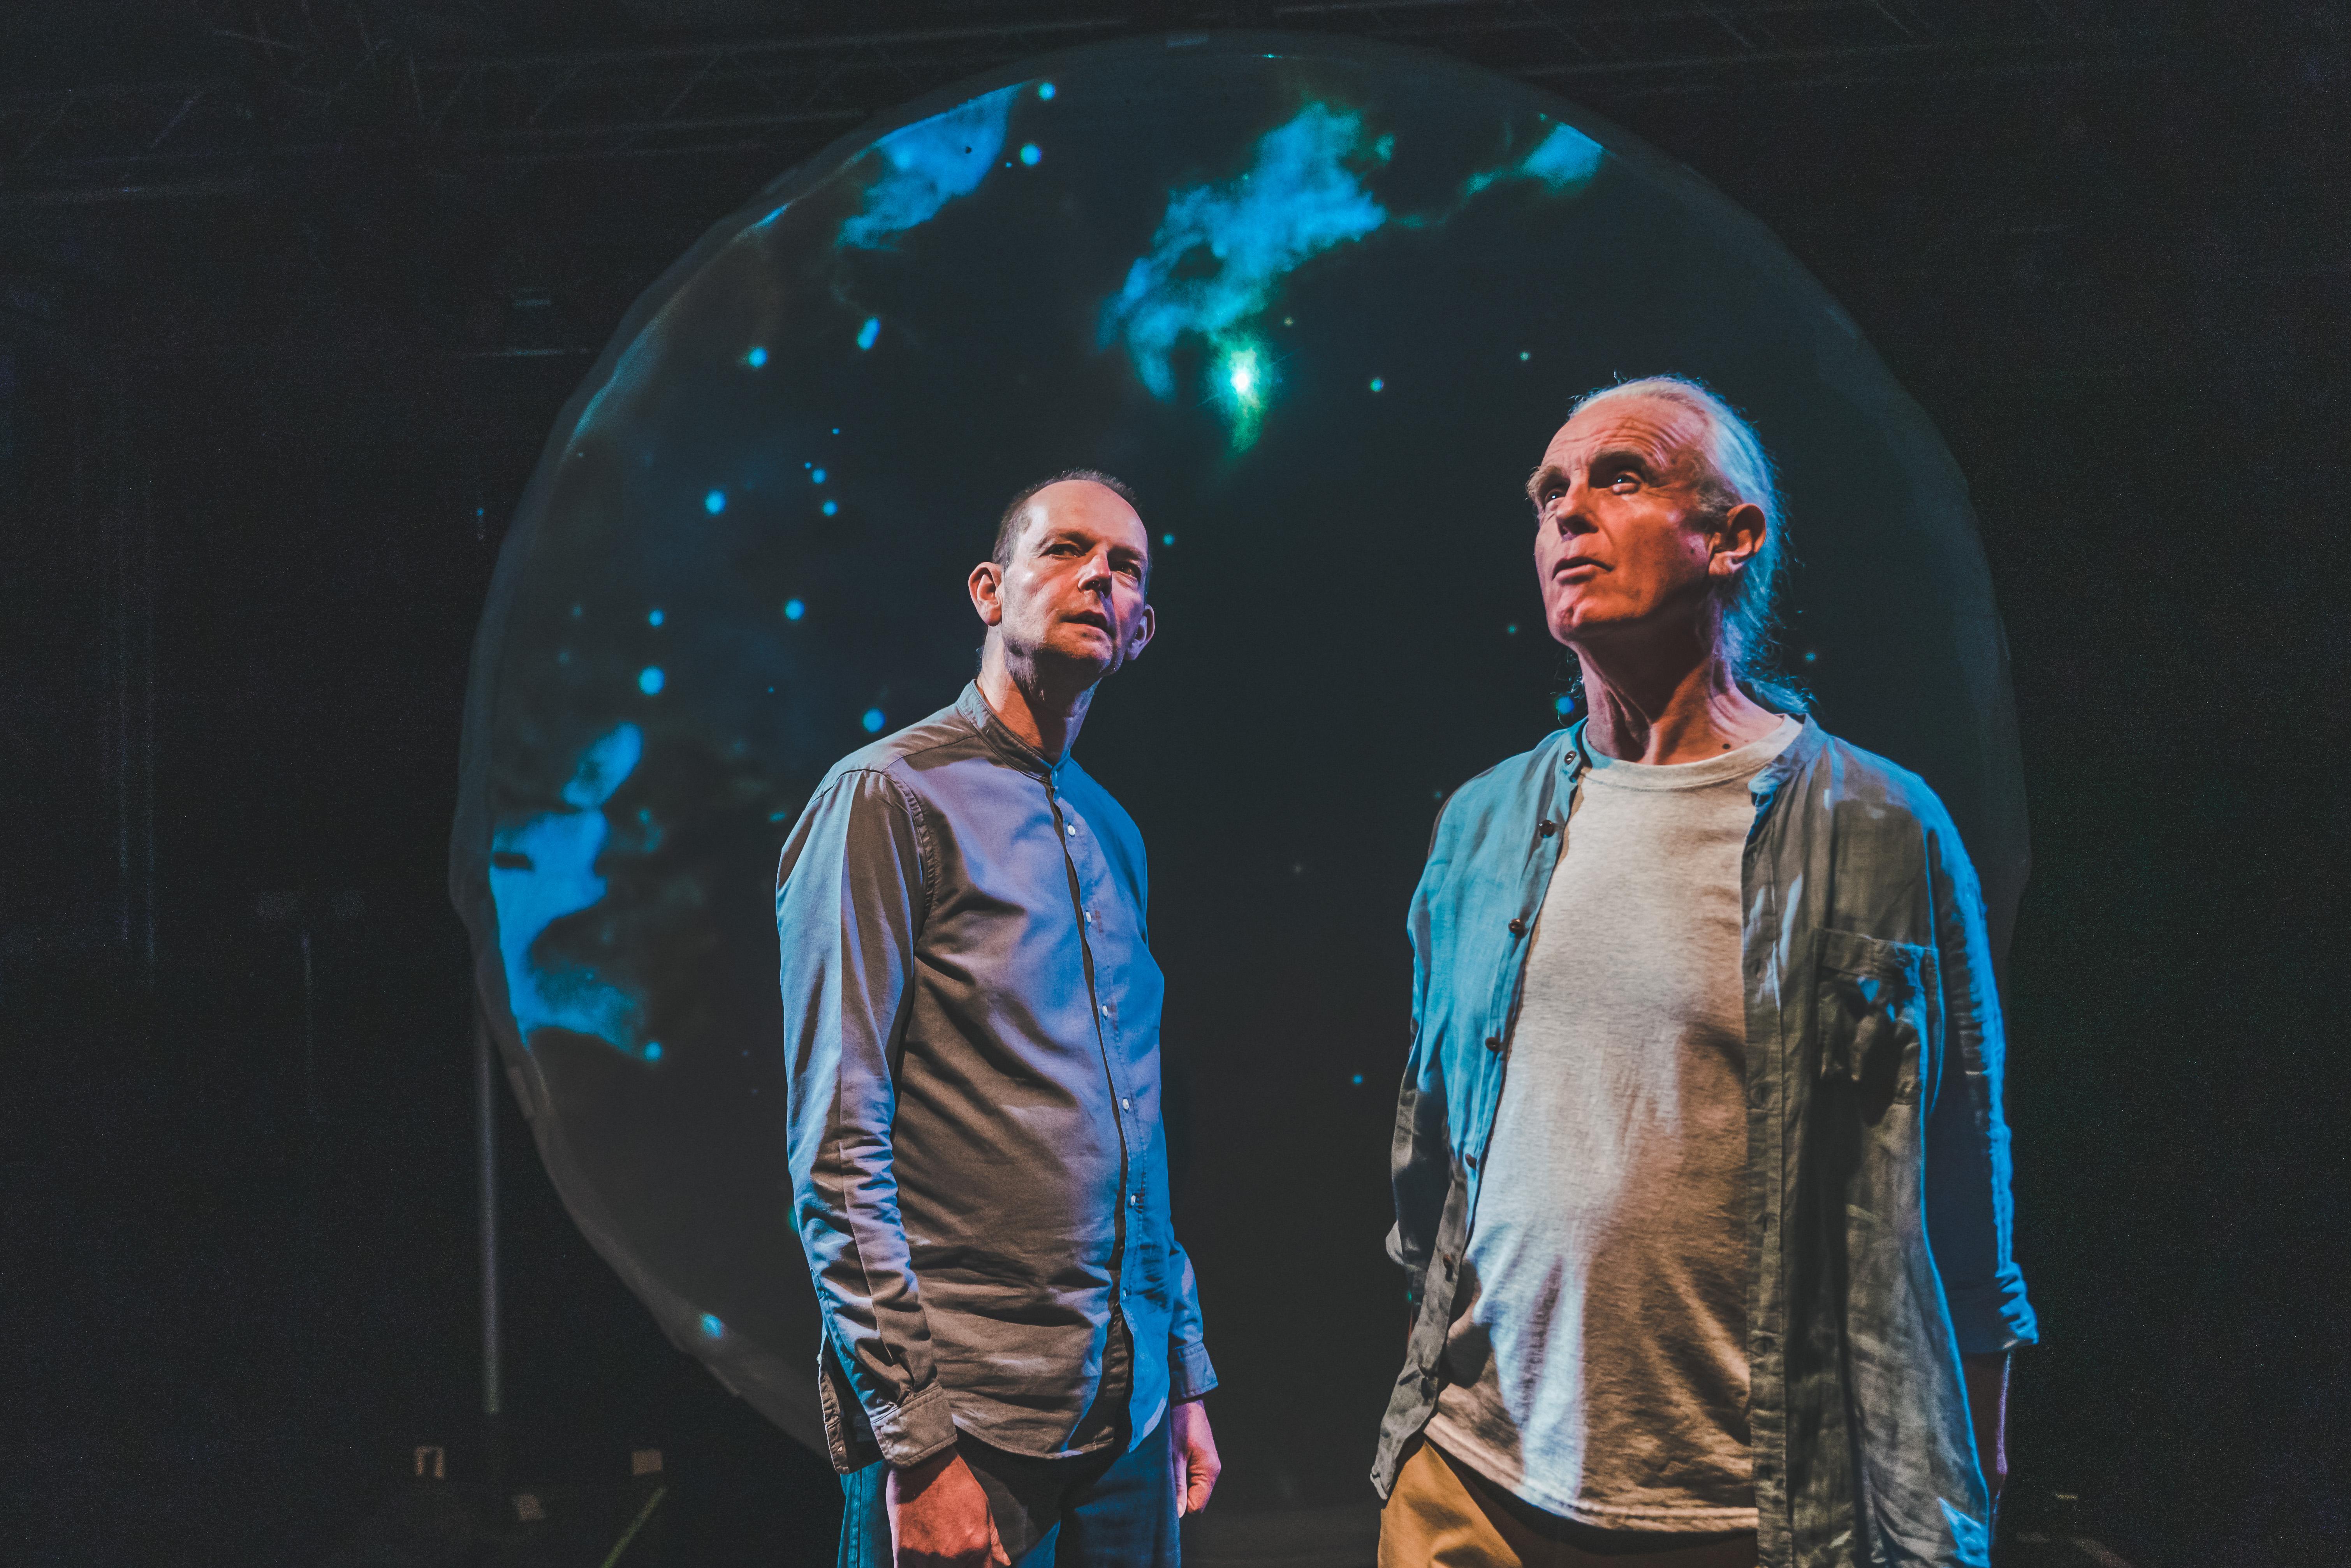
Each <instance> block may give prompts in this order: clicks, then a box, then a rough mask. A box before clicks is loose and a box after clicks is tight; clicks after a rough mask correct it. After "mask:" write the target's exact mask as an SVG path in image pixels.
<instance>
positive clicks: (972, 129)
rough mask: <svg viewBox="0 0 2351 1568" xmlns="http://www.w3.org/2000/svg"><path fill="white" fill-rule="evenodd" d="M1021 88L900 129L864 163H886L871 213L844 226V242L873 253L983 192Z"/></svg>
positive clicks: (871, 197)
mask: <svg viewBox="0 0 2351 1568" xmlns="http://www.w3.org/2000/svg"><path fill="white" fill-rule="evenodd" d="M1019 90H1020V89H1019V88H1005V89H1002V90H1001V91H998V92H991V93H987V94H986V95H984V96H982V97H979V98H976V99H972V100H971V101H970V102H969V103H967V104H963V105H961V106H959V107H957V108H955V109H951V110H947V111H946V113H945V114H935V115H933V116H932V117H931V118H930V119H928V120H918V121H916V122H915V123H914V124H913V125H909V126H906V127H904V129H902V130H898V131H892V132H891V133H890V134H889V135H887V136H885V137H883V139H882V140H881V141H878V142H876V143H875V144H874V146H873V150H872V152H868V153H867V154H866V155H865V156H864V157H863V158H862V159H860V160H859V161H858V162H860V163H866V162H874V161H879V162H881V163H882V165H883V168H882V172H881V176H880V178H878V179H876V180H875V181H874V182H873V183H872V185H871V186H870V187H868V188H867V190H866V193H865V210H864V211H863V212H862V213H859V214H857V215H856V216H855V217H852V218H851V219H849V220H848V221H847V222H845V223H843V224H842V225H841V244H842V245H843V246H858V247H860V248H862V249H866V250H872V249H875V248H877V247H879V246H883V245H887V244H888V243H889V241H890V239H891V237H892V236H893V235H900V234H904V232H905V231H906V230H908V229H911V228H914V226H916V225H919V224H924V223H927V222H929V221H930V219H931V218H932V217H933V216H934V215H935V214H936V213H937V212H938V210H939V209H940V208H941V207H944V206H946V204H948V203H949V202H951V201H953V200H954V199H955V198H956V197H957V196H966V195H969V194H970V193H972V192H974V191H976V190H977V189H978V188H979V183H980V182H981V181H982V180H984V179H986V178H987V172H988V170H989V169H991V168H993V167H994V166H995V164H996V158H997V154H998V153H999V152H1002V151H1003V150H1004V121H1005V119H1006V117H1007V116H1008V115H1009V114H1010V113H1011V112H1012V100H1013V99H1014V98H1015V97H1016V96H1018V94H1019Z"/></svg>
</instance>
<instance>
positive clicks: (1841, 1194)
mask: <svg viewBox="0 0 2351 1568" xmlns="http://www.w3.org/2000/svg"><path fill="white" fill-rule="evenodd" d="M1528 495H1529V497H1530V499H1531V500H1532V502H1533V504H1534V509H1535V519H1536V538H1535V552H1534V553H1535V566H1536V570H1537V572H1538V574H1539V575H1540V577H1541V588H1542V594H1543V603H1544V610H1545V615H1546V620H1547V622H1548V624H1549V627H1550V630H1551V633H1552V636H1553V637H1554V638H1556V639H1557V640H1558V641H1559V642H1560V643H1563V644H1565V645H1566V647H1567V648H1568V649H1569V650H1570V651H1571V652H1573V653H1574V655H1575V658H1576V663H1577V664H1578V666H1579V667H1580V669H1581V672H1582V677H1583V695H1584V698H1585V701H1586V704H1587V706H1588V716H1587V717H1586V718H1584V719H1583V721H1582V722H1580V723H1578V724H1575V725H1573V726H1572V727H1568V728H1565V729H1563V730H1561V731H1559V732H1557V733H1556V734H1554V735H1552V737H1550V738H1548V739H1546V740H1545V741H1544V742H1543V743H1542V744H1541V745H1540V746H1538V747H1535V748H1534V749H1533V750H1532V751H1530V752H1528V753H1526V754H1525V755H1523V756H1520V757H1516V758H1511V759H1510V760H1509V761H1507V762H1504V763H1502V764H1500V765H1499V767H1496V768H1492V769H1490V770H1489V771H1488V772H1486V773H1483V774H1481V775H1479V777H1478V778H1476V779H1472V780H1470V782H1468V784H1466V785H1464V786H1463V787H1462V788H1461V789H1460V790H1458V792H1457V793H1455V794H1454V795H1453V796H1452V798H1451V799H1450V800H1447V802H1446V805H1445V807H1444V809H1443V810H1442V811H1441V812H1440V814H1439V817H1438V821H1437V829H1436V832H1435V835H1434V839H1433V841H1432V843H1431V846H1430V850H1429V856H1428V863H1427V867H1426V870H1425V871H1424V872H1423V873H1422V876H1421V880H1420V885H1419V887H1418V889H1417V890H1416V892H1415V894H1414V895H1413V903H1412V914H1411V920H1410V931H1411V936H1412V941H1413V950H1414V956H1415V972H1414V1022H1415V1035H1414V1041H1413V1047H1412V1054H1411V1061H1410V1066H1409V1068H1408V1070H1407V1071H1406V1073H1405V1082H1404V1088H1403V1093H1402V1097H1401V1102H1400V1103H1399V1105H1398V1108H1397V1114H1396V1132H1395V1150H1394V1168H1395V1197H1396V1226H1395V1230H1394V1232H1393V1233H1392V1234H1391V1236H1390V1239H1389V1250H1390V1252H1391V1254H1392V1255H1393V1256H1394V1257H1395V1260H1396V1261H1397V1262H1399V1263H1401V1264H1402V1265H1403V1266H1404V1267H1405V1270H1406V1271H1407V1275H1408V1278H1409V1281H1410V1295H1411V1299H1412V1301H1414V1303H1415V1311H1414V1321H1413V1327H1412V1331H1411V1335H1410V1340H1409V1345H1408V1349H1407V1352H1406V1357H1405V1367H1404V1371H1403V1373H1402V1375H1400V1376H1399V1377H1398V1379H1397V1381H1396V1387H1395V1395H1394V1396H1393V1397H1392V1398H1391V1400H1390V1402H1389V1406H1388V1412H1387V1416H1386V1420H1385V1422H1384V1425H1383V1427H1382V1431H1381V1443H1380V1450H1379V1457H1378V1460H1377V1463H1376V1466H1375V1468H1374V1473H1373V1479H1374V1484H1375V1485H1376V1486H1377V1487H1378V1489H1379V1490H1380V1493H1381V1495H1382V1496H1383V1497H1384V1498H1385V1499H1386V1500H1387V1501H1386V1508H1385V1511H1384V1514H1383V1516H1382V1528H1381V1542H1380V1562H1381V1563H1382V1564H1383V1568H1407V1565H1408V1568H1428V1565H1430V1564H1445V1565H1447V1568H1468V1565H1476V1568H1489V1565H1490V1568H1501V1565H1518V1564H1534V1563H1543V1564H1562V1565H1564V1564H1583V1563H1592V1564H1598V1563H1603V1562H1605V1563H1610V1564H1614V1565H1616V1568H1623V1565H1624V1564H1625V1563H1628V1562H1632V1563H1647V1564H1651V1565H1653V1568H1667V1565H1672V1568H1746V1565H1752V1564H1757V1563H1765V1564H1771V1565H1772V1568H1862V1565H1864V1564H1867V1565H1869V1568H1879V1565H1891V1564H1896V1563H1899V1564H1906V1565H1934V1568H1957V1565H1960V1564H1969V1565H1973V1568H1982V1565H1983V1564H1985V1563H1988V1562H1989V1560H1990V1559H1989V1550H1990V1541H1989V1537H1990V1527H1991V1515H1992V1504H1993V1500H1994V1498H1995V1497H1996V1496H1997V1493H1998V1490H1999V1488H2000V1484H2001V1479H2002V1477H2003V1473H2004V1470H2005V1460H2004V1457H2003V1453H2002V1439H2001V1430H2002V1421H2003V1409H2004V1404H2005V1398H2006V1388H2007V1373H2008V1354H2009V1352H2010V1351H2011V1349H2013V1348H2014V1347H2015V1346H2017V1345H2020V1344H2025V1343H2031V1342H2032V1339H2033V1338H2034V1328H2033V1318H2032V1309H2031V1308H2030V1307H2029V1306H2028V1305H2027V1304H2026V1302H2025V1298H2024V1285H2023V1280H2022V1275H2021V1274H2020V1273H2019V1271H2018V1270H2017V1267H2016V1264H2015V1262H2014V1261H2013V1260H2012V1259H2011V1256H2010V1249H2009V1232H2010V1220H2011V1209H2010V1197H2009V1152H2008V1129H2007V1125H2006V1124H2005V1122H2004V1121H2003V1120H2002V1117H2001V1095H2000V1082H2001V1054H2002V1040H2001V1016H2000V1004H1999V999H1998V998H1997V996H1996V994H1995V990H1994V985H1993V978H1992V966H1991V946H1990V941H1989V938H1988V936H1987V935H1986V932H1985V925H1984V917H1983V910H1982V904H1981V898H1980V894H1979V893H1978V890H1977V885H1976V880H1975V873H1974V872H1973V871H1972V869H1971V868H1970V864H1969V861H1968V857H1967V854H1966V852H1965V851H1964V850H1963V849H1962V847H1961V846H1960V843H1959V835H1958V833H1957V832H1956V831H1954V830H1953V828H1952V825H1951V821H1950V818H1949V816H1948V815H1947V814H1946V813H1945V811H1944V810H1943V807H1942V804H1941V803H1940V802H1939V801H1938V800H1936V798H1935V796H1934V794H1933V792H1932V791H1931V790H1929V789H1928V788H1927V786H1926V785H1925V784H1924V783H1923V782H1921V781H1920V780H1919V779H1917V778H1916V777H1915V776H1913V775H1911V774H1909V773H1906V772H1904V771H1903V770H1902V769H1900V768H1896V767H1895V766H1894V765H1893V764H1891V763H1889V762H1886V761H1885V760H1884V759H1882V758H1876V757H1873V756H1871V755H1870V754H1869V753H1867V752H1865V751H1863V750H1861V749H1859V748H1858V747H1853V746H1849V745H1847V744H1846V743H1845V742H1844V741H1841V740H1838V739H1836V738H1834V737H1831V736H1828V735H1826V734H1823V732H1822V730H1821V728H1820V727H1819V726H1818V725H1816V724H1814V723H1813V722H1812V721H1811V720H1810V719H1805V718H1802V717H1800V715H1801V713H1802V699H1801V697H1800V696H1798V695H1797V694H1795V693H1793V692H1792V690H1791V689H1790V688H1789V687H1788V685H1786V683H1784V682H1783V681H1782V680H1781V679H1780V678H1778V677H1777V676H1776V675H1775V674H1773V671H1772V665H1771V630H1772V626H1773V621H1774V617H1773V613H1772V600H1773V593H1774V590H1775V586H1776V578H1777V576H1778V571H1779V565H1780V561H1781V559H1782V555H1783V546H1782V538H1781V527H1780V516H1779V511H1780V507H1779V498H1778V495H1777V492H1776V489H1775V487H1774V485H1773V482H1772V477H1771V464H1770V462H1769V460H1768V459H1767V458H1766V457H1765V455H1764V453H1763V449H1762V447H1761V444H1760V443H1759V442H1758V441H1757V440H1756V438H1755V435H1754V433H1753V432H1752V431H1751V430H1750V429H1749V428H1748V426H1747V425H1746V424H1745V423H1744V422H1743V421H1741V420H1740V418H1739V416H1738V415H1737V414H1736V413H1733V412H1732V411H1731V409H1730V408H1729V406H1728V405H1727V404H1725V403H1724V402H1722V401H1721V400H1720V399H1719V398H1718V397H1716V396H1715V395H1713V394H1712V393H1711V392H1708V391H1707V390H1706V389H1705V388H1704V387H1702V386H1700V385H1698V383H1696V382H1690V381H1687V380H1684V379H1682V378H1678V377H1656V378H1651V379H1649V380H1646V381H1639V382H1628V383H1625V384H1623V385H1619V386H1615V387H1611V388H1607V389H1604V390H1602V391H1600V392H1593V393H1592V394H1590V395H1588V396H1587V397H1585V398H1584V399H1583V400H1582V401H1581V402H1578V403H1577V405H1576V406H1575V408H1574V410H1573V413H1572V415H1571V417H1570V418H1569V419H1568V421H1567V423H1565V424H1564V425H1563V426H1562V427H1561V429H1560V431H1559V433H1558V434H1556V435H1554V436H1553V437H1552V442H1551V444H1550V447H1549V448H1548V449H1547V450H1546V451H1545V453H1544V454H1543V460H1542V463H1541V466H1540V467H1539V468H1537V470H1536V471H1535V474H1534V476H1533V478H1532V480H1531V482H1530V484H1529V486H1528ZM1775 710H1777V711H1775Z"/></svg>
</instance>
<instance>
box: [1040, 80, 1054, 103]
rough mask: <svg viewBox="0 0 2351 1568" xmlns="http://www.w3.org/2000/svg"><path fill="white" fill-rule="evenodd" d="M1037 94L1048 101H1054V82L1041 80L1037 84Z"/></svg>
mask: <svg viewBox="0 0 2351 1568" xmlns="http://www.w3.org/2000/svg"><path fill="white" fill-rule="evenodd" d="M1037 96H1038V97H1039V98H1041V99H1044V100H1045V101H1046V102H1047V103H1050V102H1052V101H1053V84H1052V83H1051V82H1049V81H1040V82H1039V83H1038V84H1037Z"/></svg>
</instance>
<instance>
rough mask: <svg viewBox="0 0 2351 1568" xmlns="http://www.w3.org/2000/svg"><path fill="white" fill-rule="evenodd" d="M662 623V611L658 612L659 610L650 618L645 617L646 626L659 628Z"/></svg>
mask: <svg viewBox="0 0 2351 1568" xmlns="http://www.w3.org/2000/svg"><path fill="white" fill-rule="evenodd" d="M661 623H662V612H660V611H658V610H656V611H654V612H653V613H652V614H650V615H648V616H646V617H645V624H646V625H648V626H658V625H660V624H661Z"/></svg>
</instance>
